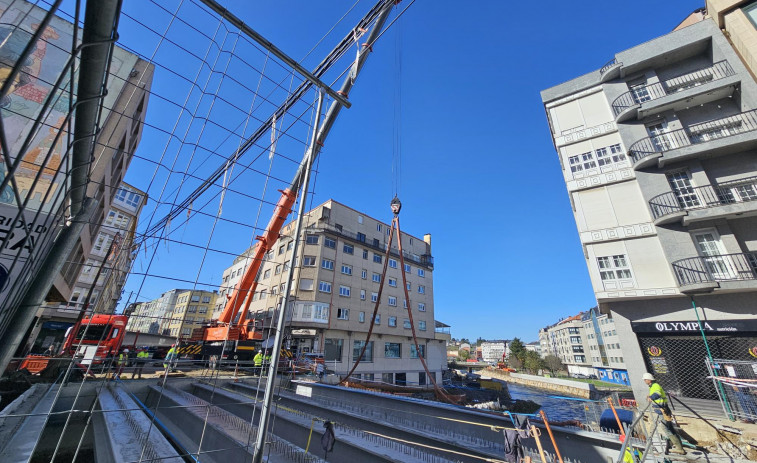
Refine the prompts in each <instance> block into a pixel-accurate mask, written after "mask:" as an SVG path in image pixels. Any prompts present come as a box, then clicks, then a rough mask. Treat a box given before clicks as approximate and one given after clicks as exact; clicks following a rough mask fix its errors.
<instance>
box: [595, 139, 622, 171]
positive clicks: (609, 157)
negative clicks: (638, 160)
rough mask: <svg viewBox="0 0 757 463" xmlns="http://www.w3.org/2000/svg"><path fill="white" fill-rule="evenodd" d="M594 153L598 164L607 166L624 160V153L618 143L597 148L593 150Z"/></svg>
mask: <svg viewBox="0 0 757 463" xmlns="http://www.w3.org/2000/svg"><path fill="white" fill-rule="evenodd" d="M595 154H596V155H597V163H598V164H599V165H600V166H608V165H610V164H615V163H618V162H622V161H625V160H626V154H625V153H624V152H623V151H622V150H621V149H620V144H615V145H610V146H605V147H604V148H599V149H598V150H596V151H595Z"/></svg>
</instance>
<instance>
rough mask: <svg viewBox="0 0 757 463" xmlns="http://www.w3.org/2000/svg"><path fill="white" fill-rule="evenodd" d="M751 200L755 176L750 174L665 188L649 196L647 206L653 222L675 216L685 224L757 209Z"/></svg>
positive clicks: (755, 193) (756, 187)
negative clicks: (682, 187) (704, 184)
mask: <svg viewBox="0 0 757 463" xmlns="http://www.w3.org/2000/svg"><path fill="white" fill-rule="evenodd" d="M755 200H757V177H750V178H747V179H743V180H735V181H732V182H725V183H721V184H719V185H714V186H713V185H707V186H700V187H689V188H684V189H681V190H679V191H677V192H673V191H669V192H667V193H663V194H661V195H658V196H655V197H654V198H652V199H651V200H649V208H650V210H651V211H652V218H653V219H654V224H655V225H663V224H666V223H671V222H677V221H678V220H682V221H683V224H684V225H688V224H689V223H691V222H695V221H697V220H707V219H713V218H721V217H728V216H739V215H742V214H744V213H748V212H757V202H754V201H755ZM723 206H724V207H723ZM691 211H701V212H699V213H696V212H691Z"/></svg>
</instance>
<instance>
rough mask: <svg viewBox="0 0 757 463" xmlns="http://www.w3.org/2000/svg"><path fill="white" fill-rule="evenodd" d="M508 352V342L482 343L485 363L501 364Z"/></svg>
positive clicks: (482, 356)
mask: <svg viewBox="0 0 757 463" xmlns="http://www.w3.org/2000/svg"><path fill="white" fill-rule="evenodd" d="M505 352H507V341H504V340H499V341H484V342H482V343H481V358H482V359H483V361H484V362H489V363H493V362H501V361H502V359H503V358H504V357H505Z"/></svg>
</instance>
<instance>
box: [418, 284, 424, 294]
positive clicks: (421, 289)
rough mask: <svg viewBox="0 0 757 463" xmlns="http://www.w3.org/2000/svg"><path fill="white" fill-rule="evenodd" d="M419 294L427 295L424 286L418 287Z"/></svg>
mask: <svg viewBox="0 0 757 463" xmlns="http://www.w3.org/2000/svg"><path fill="white" fill-rule="evenodd" d="M418 293H420V294H426V287H425V286H423V285H418Z"/></svg>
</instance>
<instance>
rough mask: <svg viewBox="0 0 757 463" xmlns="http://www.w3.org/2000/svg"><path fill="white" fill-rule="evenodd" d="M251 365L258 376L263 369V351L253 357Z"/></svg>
mask: <svg viewBox="0 0 757 463" xmlns="http://www.w3.org/2000/svg"><path fill="white" fill-rule="evenodd" d="M252 363H253V365H254V367H255V374H256V375H259V374H260V371H261V370H262V369H263V351H262V350H259V351H258V352H257V354H255V357H253V358H252Z"/></svg>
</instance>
